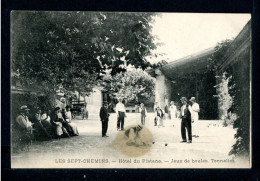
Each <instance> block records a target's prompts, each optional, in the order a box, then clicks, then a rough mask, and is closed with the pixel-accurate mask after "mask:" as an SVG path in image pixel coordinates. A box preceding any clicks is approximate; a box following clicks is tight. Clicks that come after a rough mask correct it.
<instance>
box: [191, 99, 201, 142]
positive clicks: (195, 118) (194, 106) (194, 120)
mask: <svg viewBox="0 0 260 181" xmlns="http://www.w3.org/2000/svg"><path fill="white" fill-rule="evenodd" d="M190 102H191V104H192V106H191V109H192V114H191V120H192V123H193V126H192V127H193V135H192V137H196V138H198V137H199V135H198V120H199V112H200V106H199V104H198V103H196V99H195V97H191V98H190Z"/></svg>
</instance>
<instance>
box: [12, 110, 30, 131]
mask: <svg viewBox="0 0 260 181" xmlns="http://www.w3.org/2000/svg"><path fill="white" fill-rule="evenodd" d="M29 110H30V109H28V108H27V106H22V107H21V108H20V112H21V114H20V115H19V116H18V117H17V118H16V122H17V123H18V124H19V125H20V126H21V127H22V128H25V129H26V130H28V131H31V129H32V125H33V124H32V123H31V122H30V121H29V119H28V117H27V115H28V113H29Z"/></svg>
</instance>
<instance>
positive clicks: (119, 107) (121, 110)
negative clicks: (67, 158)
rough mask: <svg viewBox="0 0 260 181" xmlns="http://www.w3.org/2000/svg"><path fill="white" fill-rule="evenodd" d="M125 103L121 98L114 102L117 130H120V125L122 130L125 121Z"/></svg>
mask: <svg viewBox="0 0 260 181" xmlns="http://www.w3.org/2000/svg"><path fill="white" fill-rule="evenodd" d="M125 112H126V110H125V105H124V104H123V103H122V99H121V98H119V99H118V103H117V104H116V115H117V130H118V131H119V130H120V126H121V131H122V130H124V122H125V117H126V114H125Z"/></svg>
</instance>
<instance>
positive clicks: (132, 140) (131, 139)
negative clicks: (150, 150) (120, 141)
mask: <svg viewBox="0 0 260 181" xmlns="http://www.w3.org/2000/svg"><path fill="white" fill-rule="evenodd" d="M142 129H143V127H142V126H141V125H137V126H134V127H131V128H129V129H127V130H126V131H125V135H126V136H127V138H128V140H127V142H126V144H127V145H128V146H140V145H146V144H145V143H144V142H143V140H142V139H141V137H140V134H139V132H140V131H141V130H142Z"/></svg>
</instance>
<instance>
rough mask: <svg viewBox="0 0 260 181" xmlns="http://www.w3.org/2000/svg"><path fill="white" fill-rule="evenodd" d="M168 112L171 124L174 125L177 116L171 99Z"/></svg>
mask: <svg viewBox="0 0 260 181" xmlns="http://www.w3.org/2000/svg"><path fill="white" fill-rule="evenodd" d="M169 112H170V118H171V120H172V123H173V126H174V124H175V121H176V118H177V107H176V106H175V105H174V102H173V101H171V102H170V107H169Z"/></svg>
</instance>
